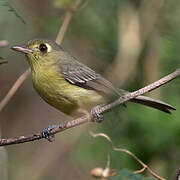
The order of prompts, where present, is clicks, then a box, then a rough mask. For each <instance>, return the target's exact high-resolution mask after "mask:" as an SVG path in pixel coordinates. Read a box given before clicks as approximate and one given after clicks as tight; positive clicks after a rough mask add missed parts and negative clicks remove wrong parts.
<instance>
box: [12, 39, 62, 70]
mask: <svg viewBox="0 0 180 180" xmlns="http://www.w3.org/2000/svg"><path fill="white" fill-rule="evenodd" d="M11 49H13V50H15V51H18V52H21V53H24V54H25V55H26V57H27V59H28V62H29V64H30V66H31V68H32V69H36V68H39V67H48V66H51V65H53V64H56V63H57V61H58V59H59V58H58V57H60V55H61V54H62V53H63V49H62V48H61V46H59V45H57V44H56V43H55V42H53V41H51V40H45V39H34V40H30V41H28V42H27V44H25V45H16V46H13V47H12V48H11Z"/></svg>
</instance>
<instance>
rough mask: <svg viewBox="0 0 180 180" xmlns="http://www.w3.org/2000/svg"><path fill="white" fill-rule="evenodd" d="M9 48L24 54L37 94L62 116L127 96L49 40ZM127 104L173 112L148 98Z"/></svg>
mask: <svg viewBox="0 0 180 180" xmlns="http://www.w3.org/2000/svg"><path fill="white" fill-rule="evenodd" d="M12 49H13V50H15V51H18V52H21V53H23V54H25V56H26V58H27V61H28V63H29V65H30V68H31V74H32V82H33V86H34V88H35V90H36V91H37V93H38V94H39V95H40V96H41V97H42V98H43V99H44V100H45V101H46V102H47V103H48V104H50V105H51V106H53V107H55V108H56V109H58V110H60V111H61V112H63V113H65V114H68V115H71V116H73V114H74V112H78V111H79V112H88V111H90V110H93V109H94V107H98V105H101V104H104V103H108V102H110V101H112V99H115V98H118V97H121V96H122V95H125V94H126V93H129V92H128V91H125V90H123V89H119V88H116V87H115V86H114V85H113V84H112V83H111V82H110V81H108V80H107V79H105V78H104V77H103V76H102V75H100V74H99V73H96V72H95V71H94V70H92V69H91V68H89V67H87V66H86V65H85V64H82V63H81V62H79V61H78V60H77V59H76V58H75V57H73V56H72V55H71V54H70V53H68V52H67V51H65V50H64V49H63V48H62V46H60V45H58V44H57V43H55V42H54V41H52V40H48V39H40V38H38V39H33V40H29V41H28V42H27V43H26V44H25V45H15V46H13V47H12ZM130 102H133V103H138V104H142V105H145V106H149V107H152V108H155V109H158V110H160V111H163V112H165V113H171V111H170V110H176V109H175V108H174V107H173V106H171V105H169V104H167V103H165V102H163V101H161V100H156V99H153V98H150V97H147V96H138V97H135V98H134V99H131V100H130ZM92 112H94V111H92ZM95 112H97V111H95ZM95 114H96V117H97V119H98V117H99V119H100V117H101V116H98V114H97V113H95Z"/></svg>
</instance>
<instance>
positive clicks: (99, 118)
mask: <svg viewBox="0 0 180 180" xmlns="http://www.w3.org/2000/svg"><path fill="white" fill-rule="evenodd" d="M101 107H102V105H98V106H95V107H93V108H92V109H91V116H92V121H94V122H98V123H101V122H102V121H103V115H102V114H100V112H99V110H100V108H101Z"/></svg>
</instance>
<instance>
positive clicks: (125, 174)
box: [110, 169, 154, 180]
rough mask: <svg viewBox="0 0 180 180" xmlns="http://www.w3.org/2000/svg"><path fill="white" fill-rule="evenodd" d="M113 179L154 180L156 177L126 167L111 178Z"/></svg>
mask: <svg viewBox="0 0 180 180" xmlns="http://www.w3.org/2000/svg"><path fill="white" fill-rule="evenodd" d="M110 179H111V180H154V178H150V177H145V176H142V175H140V174H134V173H132V172H131V171H128V170H126V169H122V170H119V171H118V172H117V174H116V176H113V177H111V178H110Z"/></svg>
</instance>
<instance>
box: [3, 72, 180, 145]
mask: <svg viewBox="0 0 180 180" xmlns="http://www.w3.org/2000/svg"><path fill="white" fill-rule="evenodd" d="M179 76H180V69H177V70H176V71H174V72H173V73H171V74H169V75H167V76H165V77H163V78H162V79H160V80H158V81H156V82H154V83H152V84H150V85H148V86H145V87H144V88H141V89H139V90H137V91H134V92H132V93H128V94H126V95H124V96H122V97H120V98H119V99H118V100H116V101H114V102H112V103H110V104H108V105H105V106H103V107H101V108H100V109H99V113H100V114H103V113H105V112H107V111H110V110H111V109H112V108H113V107H115V106H118V105H120V104H122V103H124V102H126V101H129V100H130V99H133V98H135V97H137V96H140V95H142V94H145V93H147V92H149V91H152V90H153V89H156V88H158V87H160V86H162V85H163V84H166V83H167V82H169V81H171V80H173V79H175V78H177V77H179ZM92 121H93V117H92V116H88V115H85V116H81V117H80V118H77V119H75V120H72V121H69V122H66V123H64V124H60V125H59V126H58V127H57V128H54V129H52V131H51V132H50V135H54V134H56V133H58V132H62V131H65V130H67V129H70V128H73V127H76V126H79V125H81V124H84V123H88V122H92ZM42 138H43V136H42V133H37V134H32V135H29V136H19V137H15V138H7V139H0V146H6V145H10V144H19V143H25V142H30V141H35V140H39V139H42Z"/></svg>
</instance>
